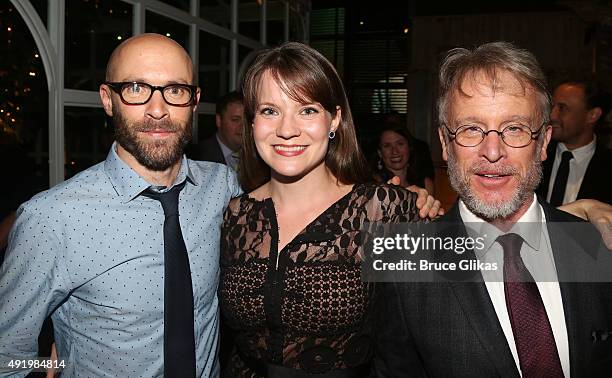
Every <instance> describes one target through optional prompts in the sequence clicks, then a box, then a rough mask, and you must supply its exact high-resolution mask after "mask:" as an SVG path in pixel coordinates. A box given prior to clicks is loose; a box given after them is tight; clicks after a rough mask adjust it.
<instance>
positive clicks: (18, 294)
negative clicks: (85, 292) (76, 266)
mask: <svg viewBox="0 0 612 378" xmlns="http://www.w3.org/2000/svg"><path fill="white" fill-rule="evenodd" d="M48 219H49V218H48V216H47V215H45V214H44V212H43V211H40V210H38V211H37V210H36V209H29V208H28V207H27V203H26V204H24V205H23V206H21V207H20V208H19V210H18V211H17V219H16V221H15V225H14V226H13V229H12V231H11V234H10V236H9V245H8V248H7V251H6V257H5V261H4V263H3V264H2V267H0V367H2V368H6V367H7V365H8V363H9V361H10V360H11V359H29V358H35V357H37V351H38V335H39V333H40V329H41V327H42V324H43V321H44V320H45V318H46V317H47V316H48V315H49V313H50V312H51V311H52V310H53V309H54V308H55V307H56V306H57V305H59V304H60V303H61V302H62V301H63V300H64V299H65V298H66V297H67V296H68V293H69V290H68V285H66V280H65V276H66V273H65V271H64V269H65V264H62V259H61V252H62V249H61V248H62V246H61V241H60V239H59V238H58V237H57V235H56V234H55V232H54V231H53V230H52V226H51V222H50V221H49V220H48ZM27 373H28V371H27V370H20V371H15V372H1V371H0V376H1V377H9V376H10V377H18V376H25V375H26V374H27Z"/></svg>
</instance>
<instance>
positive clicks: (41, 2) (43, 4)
mask: <svg viewBox="0 0 612 378" xmlns="http://www.w3.org/2000/svg"><path fill="white" fill-rule="evenodd" d="M30 3H32V6H33V7H34V9H36V12H37V13H38V16H39V17H40V19H41V20H42V22H43V24H45V26H47V13H48V10H49V4H48V3H47V0H30Z"/></svg>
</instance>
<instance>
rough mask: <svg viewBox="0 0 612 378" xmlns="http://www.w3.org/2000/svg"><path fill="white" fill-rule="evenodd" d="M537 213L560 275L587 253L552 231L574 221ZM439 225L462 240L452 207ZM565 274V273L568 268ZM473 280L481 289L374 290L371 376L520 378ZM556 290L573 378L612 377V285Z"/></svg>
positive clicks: (484, 294)
mask: <svg viewBox="0 0 612 378" xmlns="http://www.w3.org/2000/svg"><path fill="white" fill-rule="evenodd" d="M542 206H543V207H544V211H545V214H546V219H547V228H548V232H549V236H550V241H551V247H552V249H553V254H554V256H555V264H556V267H557V270H558V272H559V270H560V269H563V267H562V266H559V265H560V264H557V261H558V257H562V256H563V255H564V254H568V255H574V254H576V248H581V247H580V246H582V247H584V248H585V249H586V251H588V250H591V248H592V247H591V245H589V244H588V243H587V244H583V243H582V238H581V239H580V240H573V241H572V240H568V239H571V238H572V236H571V235H570V234H567V235H565V234H564V233H563V232H564V230H563V227H564V226H563V224H562V223H554V222H568V221H569V222H578V221H580V220H579V219H578V218H575V217H573V216H571V215H569V214H566V213H564V212H561V211H558V210H556V209H554V208H552V207H550V206H548V205H546V204H542ZM441 221H442V222H454V223H456V224H457V225H458V226H457V229H456V230H455V231H453V233H455V235H456V236H462V235H464V236H465V235H467V233H466V231H465V226H464V225H463V223H462V222H461V217H460V215H459V209H458V206H456V205H455V206H454V208H453V209H452V210H451V211H450V212H449V213H448V214H447V215H446V216H445V217H443V219H441ZM551 222H553V223H551ZM559 225H560V226H559ZM574 225H575V224H574ZM586 226H587V227H589V230H591V231H592V233H593V234H592V235H584V236H585V237H586V239H585V240H589V242H593V240H594V239H595V240H597V238H598V237H599V240H598V242H599V241H601V237H600V236H599V233H598V232H597V231H596V230H595V229H594V228H592V227H591V225H586ZM565 227H566V228H567V227H568V226H567V224H566V225H565ZM583 252H585V251H583ZM605 252H606V253H612V252H608V251H607V250H606V251H605ZM470 254H471V256H469V255H470ZM451 255H455V254H454V253H451ZM466 255H468V256H466ZM474 256H475V255H474V253H473V251H468V252H466V253H465V254H464V255H463V258H465V257H474ZM569 265H571V264H569ZM566 268H569V269H571V266H566ZM477 274H478V276H479V277H480V281H478V280H475V282H457V281H455V282H427V283H398V282H394V283H384V284H379V285H380V290H379V291H378V292H379V298H378V300H379V303H378V307H377V308H379V309H380V310H379V311H378V314H379V317H378V319H377V323H376V329H377V332H376V347H375V353H376V355H375V359H374V368H373V369H374V372H375V375H376V376H378V377H512V378H518V377H519V371H518V368H517V366H516V364H515V362H514V358H513V357H512V352H511V351H510V347H509V346H508V342H507V340H506V337H505V335H504V333H503V331H502V328H501V325H500V323H499V320H498V318H497V314H496V312H495V309H494V307H493V303H492V302H491V299H490V296H489V293H488V291H487V288H486V286H485V283H484V282H483V281H482V276H481V275H480V274H479V273H477ZM559 286H560V290H561V297H562V302H563V308H564V312H565V322H566V326H567V333H568V342H569V355H570V369H571V376H572V377H600V376H601V377H603V376H610V372H612V333H609V332H610V331H612V285H611V284H607V283H564V282H560V284H559ZM594 332H595V333H594ZM602 335H603V336H602ZM608 336H609V337H608ZM604 339H605V340H604Z"/></svg>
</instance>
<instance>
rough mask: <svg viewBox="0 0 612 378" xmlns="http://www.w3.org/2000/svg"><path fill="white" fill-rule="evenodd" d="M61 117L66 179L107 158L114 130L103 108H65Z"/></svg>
mask: <svg viewBox="0 0 612 378" xmlns="http://www.w3.org/2000/svg"><path fill="white" fill-rule="evenodd" d="M64 114H65V124H64V127H65V135H66V139H65V154H66V165H65V170H64V176H65V178H66V179H67V178H70V177H72V176H74V175H75V174H77V173H78V172H80V171H82V170H84V169H86V168H89V167H91V166H92V165H94V164H96V163H99V162H101V161H102V160H104V159H106V155H107V154H108V150H109V148H110V146H111V145H112V143H113V140H114V129H113V126H112V122H111V121H110V118H108V117H107V116H106V113H104V110H103V109H102V108H83V107H74V106H66V107H65V108H64Z"/></svg>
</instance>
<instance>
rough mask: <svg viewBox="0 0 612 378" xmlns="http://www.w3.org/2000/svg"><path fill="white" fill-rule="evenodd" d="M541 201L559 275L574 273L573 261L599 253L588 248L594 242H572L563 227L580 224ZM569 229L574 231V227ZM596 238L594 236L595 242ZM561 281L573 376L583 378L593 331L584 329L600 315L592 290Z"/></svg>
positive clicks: (586, 237)
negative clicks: (568, 272)
mask: <svg viewBox="0 0 612 378" xmlns="http://www.w3.org/2000/svg"><path fill="white" fill-rule="evenodd" d="M538 200H539V202H540V204H541V205H542V208H543V209H544V214H545V215H546V226H547V230H548V235H549V239H550V245H551V248H552V252H553V256H554V257H555V265H556V266H557V274H559V275H561V276H565V275H566V273H564V270H565V271H567V270H568V269H572V267H571V266H569V267H568V265H572V261H573V260H574V257H576V256H578V255H579V254H581V253H584V254H588V253H589V252H591V251H592V252H594V251H595V250H596V249H595V248H593V247H592V246H591V245H589V244H590V243H591V242H593V240H592V239H593V238H590V237H588V236H586V235H585V238H584V239H585V240H582V239H581V240H576V239H573V238H572V237H571V236H570V235H569V233H568V230H567V227H568V226H565V227H564V223H565V224H566V225H567V222H579V221H581V220H580V219H578V218H575V217H573V216H571V215H569V214H566V213H564V212H561V211H558V210H556V209H555V208H553V207H552V206H550V205H549V204H547V203H546V201H545V200H544V199H543V198H541V197H539V198H538ZM569 227H571V223H570V224H569ZM570 232H571V231H570ZM575 232H576V231H575ZM597 236H598V235H594V237H595V238H596V237H597ZM578 249H580V250H578ZM574 261H575V260H574ZM573 265H576V264H573ZM583 269H584V268H583ZM560 281H561V282H559V289H560V291H561V300H562V301H563V312H564V315H565V327H566V329H567V339H568V345H569V355H570V356H569V357H570V370H571V376H580V375H582V374H583V372H584V371H588V368H589V366H588V363H589V361H590V360H589V358H588V352H587V350H585V347H588V344H590V342H591V341H590V339H589V338H590V335H589V334H588V332H589V331H592V330H585V329H584V328H585V327H584V325H586V324H589V323H590V320H592V317H593V316H597V315H598V314H594V313H593V312H594V311H596V310H595V309H593V308H592V307H590V306H588V303H590V302H591V301H590V299H589V298H590V296H591V294H592V293H591V291H590V290H585V288H584V284H580V283H573V282H563V281H564V280H563V279H560ZM581 286H582V287H581ZM582 304H584V305H582ZM585 364H586V365H585ZM585 369H586V370H585Z"/></svg>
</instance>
